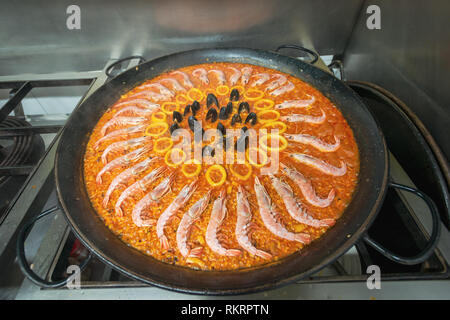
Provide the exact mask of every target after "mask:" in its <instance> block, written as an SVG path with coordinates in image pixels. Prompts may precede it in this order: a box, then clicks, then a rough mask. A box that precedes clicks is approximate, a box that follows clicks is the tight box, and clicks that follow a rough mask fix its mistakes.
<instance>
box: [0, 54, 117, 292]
mask: <svg viewBox="0 0 450 320" xmlns="http://www.w3.org/2000/svg"><path fill="white" fill-rule="evenodd" d="M109 63H111V61H110V62H109ZM43 79H44V80H43ZM106 79H107V77H106V75H104V73H103V72H102V70H100V71H94V72H85V73H71V74H67V73H63V74H51V75H42V76H40V75H24V76H21V77H14V76H12V77H10V76H8V77H0V83H2V84H4V86H5V87H7V88H9V87H11V86H14V85H16V86H20V85H21V83H23V82H24V81H25V82H27V83H31V84H33V83H43V84H44V85H47V86H51V85H56V86H57V85H61V83H64V84H67V85H76V84H77V83H79V82H80V81H81V82H82V83H86V82H89V83H90V82H92V83H91V85H90V87H89V89H88V90H87V91H86V93H85V95H84V97H83V98H82V99H81V101H83V100H84V99H85V98H86V97H88V96H89V95H90V94H91V93H92V92H94V91H95V90H96V89H97V88H98V87H99V86H101V85H102V84H103V83H104V82H105V81H106ZM42 80H43V81H42ZM81 101H80V103H81ZM58 142H59V134H57V135H56V137H55V138H54V139H53V140H52V141H51V142H50V144H49V146H48V148H47V150H46V153H45V155H44V157H43V158H42V159H41V160H40V161H39V162H38V164H37V165H36V166H35V168H34V170H33V171H32V172H31V174H30V175H29V176H28V177H27V179H26V181H25V183H24V185H23V188H22V189H21V190H20V192H19V193H18V194H17V195H16V197H15V198H14V200H13V202H12V203H11V206H10V209H9V211H8V212H7V214H6V215H5V218H4V220H2V221H1V223H0V265H1V266H2V269H3V270H8V276H7V277H0V288H3V290H0V298H13V297H14V296H15V295H16V293H17V290H18V286H19V284H20V283H21V282H22V280H23V274H22V273H21V272H20V269H19V266H18V265H17V263H16V261H15V257H16V253H15V249H16V240H17V233H18V229H19V228H20V227H21V226H22V225H23V224H24V222H25V221H26V220H27V219H28V218H30V217H32V216H33V215H36V214H37V213H39V212H40V211H41V210H42V209H43V207H44V205H45V202H46V201H47V199H48V198H49V195H50V194H51V192H52V190H53V189H54V176H53V166H54V161H55V153H56V147H57V145H58ZM65 228H67V226H65ZM52 237H53V238H52V239H53V241H55V240H56V238H55V237H57V233H55V235H52ZM48 257H49V256H47V255H45V256H44V257H42V256H41V258H43V259H44V260H46V259H48ZM38 258H39V256H38ZM38 265H39V264H38ZM6 288H7V290H5V289H6Z"/></svg>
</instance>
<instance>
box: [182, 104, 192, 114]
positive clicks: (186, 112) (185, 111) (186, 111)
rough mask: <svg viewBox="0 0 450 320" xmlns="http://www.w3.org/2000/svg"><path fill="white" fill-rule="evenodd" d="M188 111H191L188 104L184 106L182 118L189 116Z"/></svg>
mask: <svg viewBox="0 0 450 320" xmlns="http://www.w3.org/2000/svg"><path fill="white" fill-rule="evenodd" d="M190 111H191V105H190V104H188V105H187V106H186V108H184V113H183V115H184V116H187V115H188V114H189V112H190Z"/></svg>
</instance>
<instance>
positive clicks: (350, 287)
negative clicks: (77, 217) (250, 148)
mask: <svg viewBox="0 0 450 320" xmlns="http://www.w3.org/2000/svg"><path fill="white" fill-rule="evenodd" d="M111 62H112V61H109V62H108V64H107V65H110V64H111ZM138 62H139V59H138V58H136V59H132V60H130V62H129V64H128V66H125V65H124V67H125V69H126V68H129V67H132V66H134V65H136V64H137V63H138ZM318 65H319V67H321V68H323V69H325V70H328V71H329V69H328V68H327V67H326V64H325V63H324V62H323V59H319V61H318ZM335 65H338V66H339V64H338V63H333V64H332V65H331V66H332V67H334V66H335ZM105 70H106V68H105ZM333 71H334V70H333ZM335 74H336V73H335ZM337 75H338V74H337ZM42 79H45V80H42ZM107 79H108V77H107V76H106V75H105V73H104V70H102V71H95V72H85V73H71V74H64V75H60V77H58V76H57V75H43V76H40V77H39V78H33V77H30V78H28V79H23V78H22V79H20V78H14V77H10V78H8V79H7V81H2V79H1V78H0V88H17V87H19V90H17V92H16V94H15V96H14V97H16V96H17V97H21V98H23V97H25V95H26V94H27V93H28V92H29V91H31V89H32V88H35V87H40V86H52V85H53V86H71V85H84V86H89V88H88V90H87V91H86V93H85V94H84V96H83V98H82V99H81V101H83V99H85V98H86V97H87V96H89V95H90V94H91V93H92V92H94V91H95V90H96V89H97V88H98V87H99V86H101V85H102V84H103V83H104V82H106V81H107ZM14 97H13V99H14ZM363 98H364V97H363ZM10 101H11V100H10ZM17 101H20V99H15V100H14V102H15V103H16V104H17ZM7 104H8V105H7V109H4V107H3V108H2V113H6V112H8V114H9V112H11V111H12V110H14V106H13V104H12V103H11V102H8V103H7ZM382 110H383V109H382V108H381V107H380V106H378V107H377V108H371V111H372V112H374V116H375V117H376V118H377V119H378V114H379V113H380V112H383V111H382ZM61 127H62V126H61V124H58V125H55V124H54V123H53V124H50V125H47V126H44V125H42V123H39V124H38V125H35V126H31V128H29V127H26V128H25V126H23V127H21V128H20V129H14V130H16V131H14V130H12V131H14V132H15V133H17V132H19V130H25V131H27V132H32V133H34V134H35V135H38V134H42V133H53V136H54V139H53V140H52V141H51V142H50V143H48V146H47V148H46V151H45V156H44V157H43V158H42V159H41V160H40V161H39V163H38V165H37V166H35V167H34V169H31V168H30V167H28V170H31V173H30V175H29V176H28V177H27V178H26V181H25V184H24V186H23V188H22V189H21V190H20V192H19V193H18V194H16V195H15V198H14V199H13V200H11V204H10V205H9V209H8V210H7V211H8V212H7V214H6V215H5V217H4V220H3V222H2V223H1V224H0V265H2V266H5V268H3V267H2V269H3V270H8V276H3V277H2V278H0V288H4V290H0V296H2V297H5V298H14V297H15V298H19V299H63V298H68V299H70V298H92V299H98V298H106V299H114V298H137V299H143V298H151V299H197V298H199V299H203V298H204V297H203V296H192V295H184V294H180V293H174V292H170V291H167V290H163V289H159V288H156V287H152V286H149V285H146V284H143V283H140V282H137V281H135V280H132V279H130V278H127V277H125V276H123V275H122V274H120V273H118V272H117V271H115V270H114V269H112V268H111V267H110V266H109V265H107V264H105V263H103V262H102V261H100V260H99V259H96V258H93V259H91V260H90V262H89V263H88V265H87V267H86V269H85V270H84V271H83V272H82V274H81V283H80V288H79V289H78V290H70V289H69V288H67V287H63V288H58V289H41V288H39V287H37V286H36V285H34V284H33V283H32V282H30V281H29V280H28V279H23V275H22V274H21V272H20V270H19V268H18V266H17V263H16V261H15V259H14V258H15V241H16V238H17V229H18V227H19V226H21V225H23V223H24V221H26V220H27V219H29V218H30V217H32V216H35V215H37V214H38V213H39V212H41V211H43V210H45V209H47V208H51V207H53V206H55V205H57V197H56V193H55V185H54V176H53V161H54V156H55V151H56V146H57V144H58V137H59V136H58V134H57V132H58V131H59V130H60V129H61ZM1 133H3V134H5V133H9V134H11V130H10V131H3V130H2V129H1V128H0V136H1ZM389 134H395V133H392V132H390V133H387V132H385V135H386V136H387V137H388V136H389ZM387 141H388V148H389V149H390V148H391V146H390V145H389V139H387ZM390 151H391V152H390V164H391V168H390V178H391V180H392V181H394V182H397V183H400V184H405V185H409V186H414V183H413V180H412V179H411V177H410V173H409V172H406V171H405V169H404V168H403V166H402V162H403V161H404V159H400V158H398V159H397V157H396V155H398V154H399V153H397V152H395V150H391V149H390ZM0 160H1V159H0ZM0 173H2V172H1V171H0ZM0 176H1V174H0ZM0 178H1V177H0ZM429 216H430V213H429V212H428V209H427V207H426V206H425V205H424V204H423V202H422V201H421V200H418V199H417V198H415V197H412V196H411V195H409V194H407V193H405V192H403V191H397V190H394V189H389V191H388V193H387V197H386V200H385V202H384V204H383V206H382V208H381V210H380V213H379V215H378V217H377V219H376V220H375V222H374V223H373V225H372V226H371V228H370V230H369V235H370V236H371V237H372V238H374V239H376V240H377V241H378V242H379V243H380V244H382V245H384V246H386V247H388V248H389V249H391V250H392V251H394V252H396V253H399V254H401V255H405V256H412V255H415V254H416V253H418V252H419V251H420V250H421V249H422V248H423V247H424V246H425V244H426V243H427V241H428V239H429V235H430V234H431V221H430V218H429ZM26 253H27V257H28V258H29V260H30V261H33V263H32V268H33V270H34V271H35V272H36V273H38V274H40V275H41V276H42V277H45V278H46V279H52V280H54V281H56V280H59V279H63V278H65V277H67V270H68V267H69V266H70V265H74V264H79V263H80V262H81V261H83V260H84V259H85V258H86V256H87V255H88V251H87V249H86V248H84V247H83V245H82V244H81V243H80V241H79V240H78V239H77V238H76V237H75V236H74V234H73V233H72V232H71V230H70V228H69V227H68V225H67V223H66V221H65V219H64V217H63V214H62V213H61V212H59V211H56V213H55V214H52V215H49V216H47V217H45V218H44V219H42V221H39V222H38V223H37V224H36V225H35V226H34V227H33V229H32V230H31V232H30V234H29V236H28V241H27V246H26ZM449 261H450V235H449V233H448V230H446V229H445V228H442V234H441V239H440V242H439V245H438V247H437V248H436V249H435V250H434V252H433V254H432V255H431V256H430V257H429V258H428V259H427V260H426V261H425V262H423V263H420V264H416V265H402V264H398V263H395V262H393V261H391V260H389V259H387V258H386V257H385V256H383V255H382V254H380V253H379V252H377V251H376V250H374V249H372V248H371V247H370V246H367V245H366V244H365V243H364V242H363V241H360V242H358V243H357V244H356V245H355V246H354V247H352V248H351V249H350V250H349V251H348V252H346V253H345V254H344V255H343V256H342V257H340V258H339V259H338V260H336V261H335V262H334V263H332V264H331V265H329V266H327V267H326V268H324V269H322V270H321V271H320V272H318V273H316V274H314V275H312V276H310V277H309V278H306V279H303V280H301V281H299V282H296V283H294V284H292V285H289V286H286V287H283V288H280V289H276V290H272V291H267V292H262V293H258V294H251V295H246V296H240V298H243V297H245V298H260V299H264V298H270V299H278V298H281V299H295V298H353V299H354V298H371V297H374V298H389V297H394V298H395V297H396V298H399V297H405V298H414V297H419V298H445V297H446V298H450V292H449V290H448V284H450V282H449V281H448V280H449V271H448V270H449V269H448V262H449ZM373 265H376V266H378V267H379V268H380V271H381V286H382V288H381V289H380V290H376V289H375V290H370V289H368V287H367V285H366V281H367V279H368V276H369V275H370V272H368V267H369V266H373ZM409 288H410V289H409ZM418 288H420V289H418Z"/></svg>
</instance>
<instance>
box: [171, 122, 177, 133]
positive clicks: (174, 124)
mask: <svg viewBox="0 0 450 320" xmlns="http://www.w3.org/2000/svg"><path fill="white" fill-rule="evenodd" d="M179 128H180V126H179V125H178V123H176V122H174V123H173V124H172V125H171V126H170V128H169V130H170V133H171V134H172V133H173V132H174V131H175V130H177V129H179Z"/></svg>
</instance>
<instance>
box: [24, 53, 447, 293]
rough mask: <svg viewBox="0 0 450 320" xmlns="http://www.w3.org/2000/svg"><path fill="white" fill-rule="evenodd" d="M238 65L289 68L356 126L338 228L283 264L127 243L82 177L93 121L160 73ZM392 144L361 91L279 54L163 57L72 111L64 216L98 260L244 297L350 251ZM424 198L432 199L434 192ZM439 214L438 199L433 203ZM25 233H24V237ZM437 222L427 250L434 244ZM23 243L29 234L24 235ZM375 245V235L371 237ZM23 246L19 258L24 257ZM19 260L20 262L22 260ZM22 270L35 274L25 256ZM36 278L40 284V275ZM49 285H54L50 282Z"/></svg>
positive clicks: (174, 285)
mask: <svg viewBox="0 0 450 320" xmlns="http://www.w3.org/2000/svg"><path fill="white" fill-rule="evenodd" d="M215 61H217V62H239V63H248V64H253V65H260V66H264V67H268V68H272V69H275V70H278V71H281V72H285V73H288V74H290V75H292V76H294V77H297V78H299V79H301V80H303V81H305V82H307V83H309V84H310V85H312V86H313V87H315V88H316V89H318V90H319V91H320V92H322V93H323V94H324V95H325V96H326V97H327V98H329V99H330V100H331V101H332V102H333V103H334V104H335V105H336V106H337V107H338V108H339V109H340V110H341V112H342V114H343V116H344V117H345V118H346V120H347V122H348V124H349V125H350V127H351V128H352V130H353V133H354V136H355V139H356V142H357V144H358V147H359V152H360V174H359V183H358V185H357V188H356V191H355V194H354V197H353V200H352V201H351V203H350V204H349V206H348V208H347V209H346V211H345V213H344V214H343V216H342V217H341V218H340V219H339V220H338V221H337V223H336V225H335V226H333V227H332V228H331V229H330V230H328V231H327V232H326V233H325V234H324V236H322V237H321V238H320V239H319V240H318V241H315V242H313V243H312V244H311V245H309V246H308V247H307V248H306V249H305V250H303V251H301V252H297V253H295V254H292V255H291V256H289V257H287V258H284V259H282V260H280V261H277V262H273V263H269V264H266V265H263V266H259V267H254V268H248V269H242V270H236V271H197V270H192V269H188V268H184V267H179V266H174V265H169V264H166V263H163V262H161V261H158V260H156V259H154V258H152V257H150V256H147V255H144V254H143V253H141V252H139V251H137V250H135V249H133V248H131V247H129V246H128V245H126V244H125V243H124V242H122V241H121V240H120V239H119V238H118V237H116V236H115V235H114V234H113V233H112V232H111V231H110V230H109V229H108V228H107V227H106V226H105V225H104V224H103V222H102V221H101V220H100V218H99V217H98V215H97V213H96V212H95V210H94V209H93V207H92V205H91V203H90V201H89V198H88V194H87V192H86V189H85V186H84V181H83V174H82V172H83V170H82V168H83V155H84V150H85V147H86V144H87V141H88V139H89V135H90V133H91V132H92V130H93V128H94V126H95V125H96V123H97V122H98V120H99V119H100V117H101V116H102V114H103V113H104V112H105V111H106V109H107V108H108V107H109V106H110V105H112V104H113V103H114V102H115V101H116V100H118V99H119V98H120V96H121V95H122V94H124V93H126V92H127V91H129V90H131V89H133V88H134V87H136V86H138V85H139V84H141V83H142V82H144V81H146V80H148V79H151V78H153V77H156V76H157V75H159V74H161V73H163V72H166V71H169V70H172V69H177V68H181V67H184V66H188V65H195V64H200V63H205V62H215ZM388 166H389V164H388V155H387V150H386V144H385V141H384V138H383V135H382V132H381V130H380V129H379V127H378V125H377V123H376V121H375V120H374V118H373V117H372V115H371V114H370V112H369V111H368V109H367V107H366V106H365V105H364V103H363V102H362V100H361V99H360V98H359V97H358V95H357V94H356V93H355V92H354V91H352V90H351V89H350V88H349V87H348V86H347V85H346V84H344V83H343V82H342V81H340V80H338V79H337V78H335V77H333V76H332V75H330V74H328V73H326V72H324V71H322V70H320V69H318V68H316V67H314V66H312V65H310V64H308V63H305V62H302V61H300V60H298V59H294V58H291V57H287V56H284V55H281V54H278V53H276V52H270V51H262V50H254V49H244V48H223V49H200V50H193V51H186V52H181V53H176V54H172V55H168V56H164V57H161V58H158V59H155V60H152V61H148V62H145V63H143V64H141V65H139V66H138V67H136V68H133V69H130V70H128V71H126V72H124V73H122V74H120V75H118V76H117V77H115V78H113V79H112V80H111V81H109V82H108V83H106V84H105V85H103V86H102V87H100V88H99V89H98V90H97V91H95V92H94V93H93V94H92V95H91V96H90V97H89V98H87V99H86V100H85V101H84V102H83V103H82V104H81V105H80V106H79V107H78V108H77V109H76V110H75V111H74V112H73V113H72V115H71V117H70V119H69V120H68V122H67V124H66V126H65V128H64V131H63V133H62V136H61V140H60V143H59V146H58V150H57V154H56V160H55V177H56V187H57V193H58V197H59V201H60V204H61V208H62V209H63V211H64V213H65V216H66V218H67V221H68V223H69V224H70V226H71V227H72V230H73V231H74V233H75V234H76V236H77V237H78V238H79V239H80V240H81V241H82V242H83V244H84V245H85V246H86V247H87V248H88V249H89V250H90V251H92V252H93V253H94V254H95V255H96V256H97V257H98V258H100V259H101V260H102V261H104V262H105V263H107V264H108V265H110V266H112V267H113V268H115V269H116V270H118V271H120V272H122V273H124V274H125V275H127V276H129V277H131V278H134V279H137V280H140V281H143V282H145V283H149V284H152V285H155V286H158V287H162V288H166V289H171V290H176V291H180V292H185V293H196V294H215V295H225V294H242V293H249V292H256V291H262V290H267V289H270V288H274V287H276V286H280V285H285V284H289V283H291V282H293V281H296V280H299V279H301V278H304V277H306V276H308V275H310V274H312V273H315V272H317V271H319V270H320V269H321V268H323V267H325V266H326V265H328V264H329V263H331V262H333V261H334V260H335V259H337V258H338V257H339V256H341V255H342V254H344V253H345V252H346V251H347V250H348V249H349V248H350V247H351V246H352V245H353V244H354V243H355V242H356V241H357V240H359V239H361V238H362V237H364V238H365V237H367V236H366V231H367V229H368V228H369V226H370V224H371V223H372V221H373V220H374V218H375V217H376V215H377V213H378V210H379V208H380V206H381V204H382V202H383V199H384V197H385V194H386V190H387V187H388V185H389V182H388ZM419 196H423V197H424V198H425V200H426V201H429V199H428V197H426V196H424V195H422V194H419ZM427 203H428V204H429V206H430V208H431V211H432V213H433V217H434V220H436V219H437V221H438V220H439V218H438V217H437V212H436V209H435V207H434V204H433V203H432V202H427ZM25 235H26V230H24V231H23V234H22V235H21V237H22V238H24V237H25ZM438 235H439V223H437V226H436V224H435V228H434V231H433V235H432V236H431V239H430V245H429V246H428V247H427V248H426V249H425V250H424V252H423V255H424V256H425V255H427V254H429V253H430V250H431V251H432V249H434V246H435V245H436V242H437V237H438ZM22 240H23V239H22ZM367 241H368V243H369V244H371V245H374V246H376V245H378V244H376V243H373V241H371V239H369V238H367ZM21 249H22V250H23V245H22V248H19V247H18V255H19V257H20V255H21V252H20V251H21ZM19 260H21V259H19ZM21 265H22V270H24V272H25V273H29V271H31V270H27V269H29V268H28V265H26V263H24V262H23V261H21ZM31 278H32V280H33V281H34V282H36V283H38V284H40V285H46V284H42V283H39V281H38V280H37V279H36V277H33V276H32V277H31ZM47 285H48V283H47Z"/></svg>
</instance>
